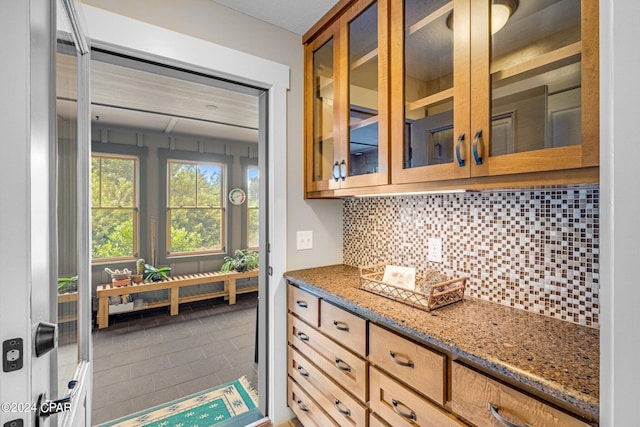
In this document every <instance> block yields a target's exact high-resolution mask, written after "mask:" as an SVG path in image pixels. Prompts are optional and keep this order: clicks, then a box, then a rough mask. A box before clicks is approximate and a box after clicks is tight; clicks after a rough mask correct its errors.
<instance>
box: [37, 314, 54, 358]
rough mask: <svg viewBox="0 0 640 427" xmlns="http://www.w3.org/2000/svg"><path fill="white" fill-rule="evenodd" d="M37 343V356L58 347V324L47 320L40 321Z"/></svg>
mask: <svg viewBox="0 0 640 427" xmlns="http://www.w3.org/2000/svg"><path fill="white" fill-rule="evenodd" d="M35 344H36V356H37V357H40V356H42V355H43V354H46V353H48V352H50V351H51V350H53V349H54V348H56V345H57V344H58V325H55V324H53V323H47V322H40V323H38V327H37V329H36V339H35Z"/></svg>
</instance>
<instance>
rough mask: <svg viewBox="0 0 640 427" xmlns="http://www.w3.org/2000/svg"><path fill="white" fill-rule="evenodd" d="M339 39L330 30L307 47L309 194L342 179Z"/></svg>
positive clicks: (336, 183)
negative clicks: (339, 112) (339, 127)
mask: <svg viewBox="0 0 640 427" xmlns="http://www.w3.org/2000/svg"><path fill="white" fill-rule="evenodd" d="M336 28H337V27H336ZM336 39H337V37H336V36H335V35H334V34H333V32H332V31H327V32H326V33H325V34H324V36H321V37H319V38H318V39H316V40H315V41H313V42H312V43H310V44H309V45H307V46H306V50H307V52H306V54H305V58H306V59H305V60H306V61H307V64H306V66H305V69H306V70H305V74H306V78H305V80H306V83H305V88H306V90H307V91H308V93H307V94H306V98H305V99H306V100H305V102H306V105H305V111H306V114H307V119H306V123H305V127H306V141H307V142H306V144H307V150H306V156H307V170H306V174H307V175H306V179H307V189H308V190H309V191H318V190H326V189H329V188H330V187H331V185H332V183H335V186H336V188H337V186H338V179H339V176H340V175H339V173H340V171H339V166H338V164H337V160H336V159H337V154H338V153H337V150H336V144H337V141H336V138H337V134H338V130H337V120H336V115H337V110H336V107H337V100H336V67H335V64H336V62H337V61H336V50H337V41H336ZM309 113H311V114H309Z"/></svg>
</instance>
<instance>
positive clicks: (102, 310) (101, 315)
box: [98, 297, 109, 329]
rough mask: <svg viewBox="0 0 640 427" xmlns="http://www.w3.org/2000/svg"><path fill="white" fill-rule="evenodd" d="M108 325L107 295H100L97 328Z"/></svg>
mask: <svg viewBox="0 0 640 427" xmlns="http://www.w3.org/2000/svg"><path fill="white" fill-rule="evenodd" d="M108 326H109V297H100V299H99V300H98V329H104V328H106V327H108Z"/></svg>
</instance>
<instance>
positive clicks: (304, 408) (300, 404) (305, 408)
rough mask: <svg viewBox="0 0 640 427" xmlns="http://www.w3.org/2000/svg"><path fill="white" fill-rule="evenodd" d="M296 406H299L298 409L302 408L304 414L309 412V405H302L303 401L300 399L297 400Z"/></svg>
mask: <svg viewBox="0 0 640 427" xmlns="http://www.w3.org/2000/svg"><path fill="white" fill-rule="evenodd" d="M296 404H297V405H298V408H300V410H301V411H302V412H309V408H307V405H305V404H303V403H302V400H300V399H298V400H296Z"/></svg>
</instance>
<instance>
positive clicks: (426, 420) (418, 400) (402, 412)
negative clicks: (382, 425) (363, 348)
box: [369, 367, 464, 427]
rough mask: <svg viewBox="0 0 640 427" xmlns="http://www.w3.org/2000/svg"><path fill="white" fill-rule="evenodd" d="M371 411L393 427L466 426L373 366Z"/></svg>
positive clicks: (370, 381)
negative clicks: (402, 426) (406, 426)
mask: <svg viewBox="0 0 640 427" xmlns="http://www.w3.org/2000/svg"><path fill="white" fill-rule="evenodd" d="M370 370H371V372H370V374H369V383H370V387H371V393H370V396H369V397H370V399H371V400H370V402H369V404H370V405H371V410H372V411H373V412H375V413H376V414H378V415H379V416H380V418H382V419H384V420H385V421H386V422H387V423H389V424H391V425H392V426H401V425H410V426H421V427H422V426H429V427H449V426H452V427H459V426H464V424H463V423H462V422H460V421H458V420H457V419H456V418H455V417H454V416H453V415H451V414H449V413H447V412H445V411H444V410H442V409H440V408H438V407H437V406H436V405H434V404H433V403H431V402H429V401H428V400H427V399H425V398H424V397H422V396H420V395H419V394H418V393H416V392H414V391H412V390H410V389H409V388H407V387H405V386H403V385H402V384H400V383H399V382H397V381H395V380H394V379H392V378H391V377H388V376H386V375H385V374H384V373H382V372H381V371H379V370H378V369H376V368H374V367H371V368H370Z"/></svg>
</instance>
